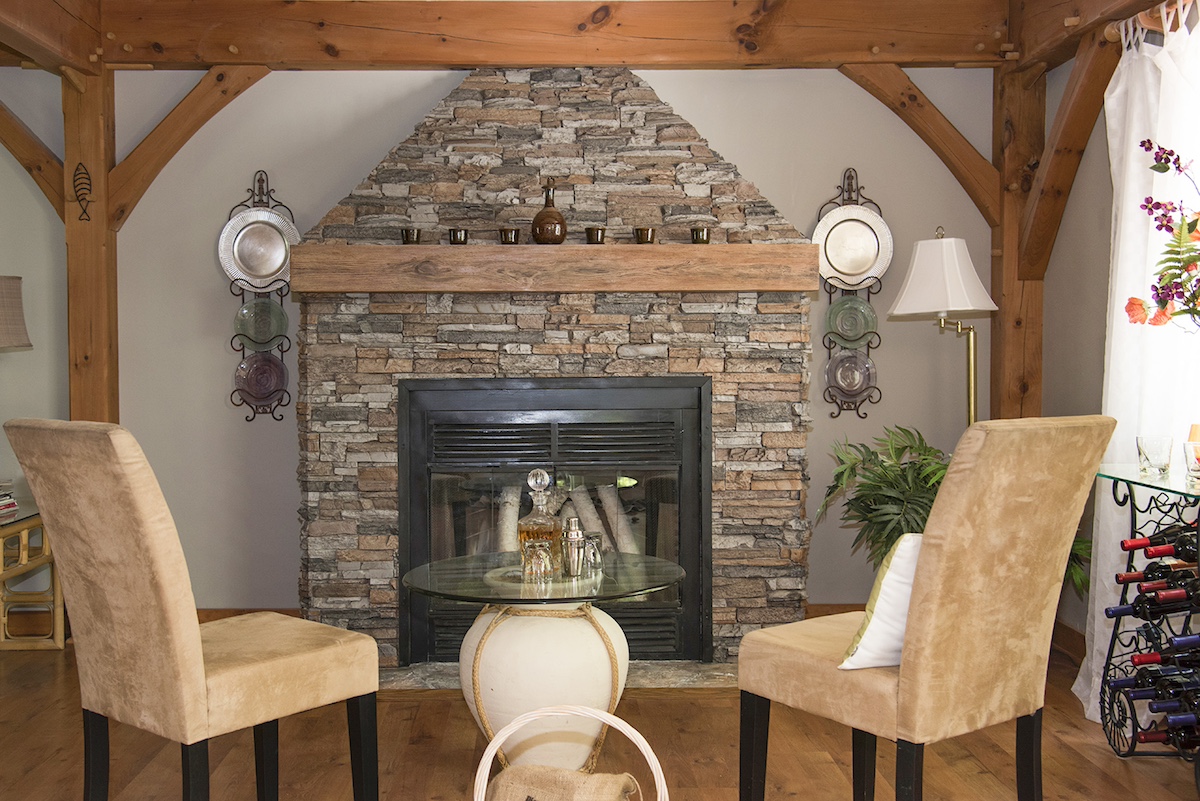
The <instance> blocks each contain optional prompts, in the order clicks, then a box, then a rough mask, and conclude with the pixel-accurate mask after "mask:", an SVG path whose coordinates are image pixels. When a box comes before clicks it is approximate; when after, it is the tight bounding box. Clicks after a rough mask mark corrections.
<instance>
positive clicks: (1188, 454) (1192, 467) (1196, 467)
mask: <svg viewBox="0 0 1200 801" xmlns="http://www.w3.org/2000/svg"><path fill="white" fill-rule="evenodd" d="M1183 463H1184V465H1186V466H1187V476H1188V478H1189V479H1190V480H1192V481H1200V442H1185V443H1183Z"/></svg>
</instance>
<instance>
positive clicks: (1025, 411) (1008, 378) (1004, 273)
mask: <svg viewBox="0 0 1200 801" xmlns="http://www.w3.org/2000/svg"><path fill="white" fill-rule="evenodd" d="M1026 83H1027V81H1026V78H1025V76H1023V75H1022V74H1021V73H1020V72H1018V71H1015V70H997V71H996V80H995V84H994V86H993V92H992V96H993V104H994V105H993V111H992V153H993V159H994V161H995V164H996V168H997V169H998V170H999V171H1000V183H1001V202H1000V224H999V225H997V226H995V227H994V228H992V253H993V254H995V255H993V257H992V299H993V300H995V301H996V304H997V305H998V306H999V307H1000V310H999V311H998V312H996V314H995V316H994V317H993V318H992V366H991V367H992V369H991V416H992V417H993V418H1006V417H1036V416H1038V415H1039V414H1041V410H1042V288H1043V287H1042V281H1040V280H1032V281H1022V280H1021V279H1020V278H1018V274H1019V272H1020V264H1019V261H1020V254H1021V220H1022V216H1023V214H1024V211H1025V205H1026V203H1027V202H1028V200H1029V193H1030V190H1031V189H1032V188H1033V180H1034V173H1035V171H1036V169H1037V160H1038V159H1039V158H1040V156H1041V153H1042V149H1043V147H1044V145H1045V139H1046V79H1045V76H1043V77H1041V78H1040V79H1038V80H1037V81H1035V82H1034V83H1033V84H1032V85H1030V86H1026Z"/></svg>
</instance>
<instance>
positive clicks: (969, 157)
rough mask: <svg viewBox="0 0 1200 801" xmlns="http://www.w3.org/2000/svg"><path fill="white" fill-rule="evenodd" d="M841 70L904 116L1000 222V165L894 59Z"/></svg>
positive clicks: (985, 210)
mask: <svg viewBox="0 0 1200 801" xmlns="http://www.w3.org/2000/svg"><path fill="white" fill-rule="evenodd" d="M841 72H842V74H843V75H845V76H846V77H847V78H849V79H850V80H852V81H854V82H855V83H856V84H858V85H859V86H861V87H862V88H863V89H866V90H867V91H868V92H870V93H871V94H872V95H873V96H874V97H875V98H876V99H877V100H879V101H880V102H882V103H883V104H884V105H885V106H887V107H888V108H890V109H891V110H892V111H893V112H894V113H895V114H896V116H898V117H900V119H902V120H904V122H905V123H907V124H908V127H910V128H912V129H913V131H915V132H916V134H917V136H919V137H921V140H922V141H923V142H925V144H927V145H928V146H929V148H930V149H931V150H932V151H933V152H934V153H936V154H937V156H938V158H940V159H941V160H942V162H943V163H944V164H945V165H946V167H947V168H949V170H950V173H951V174H952V175H953V176H954V177H955V178H956V179H958V182H959V183H960V184H962V187H963V189H965V190H966V192H967V195H968V196H969V197H970V198H971V200H972V201H973V202H974V203H975V205H976V206H977V207H978V208H979V212H980V214H982V215H983V217H984V219H985V220H987V223H988V225H989V226H992V225H999V224H1000V171H999V170H997V169H996V167H995V166H993V165H992V164H991V163H990V162H989V161H988V160H987V159H985V158H984V157H983V156H982V155H981V154H980V153H979V151H978V150H976V149H975V147H974V146H973V145H972V144H971V143H970V142H968V141H967V138H966V137H965V136H963V135H962V133H960V132H959V130H958V129H957V128H955V127H954V125H953V124H952V123H951V122H950V121H949V120H948V119H946V117H945V115H943V114H942V112H941V111H940V110H938V107H937V106H935V105H934V104H933V102H932V101H931V100H930V99H929V98H928V97H926V96H925V93H924V92H922V91H921V90H920V89H918V88H917V87H916V85H915V84H914V83H913V82H912V81H910V80H909V79H908V76H907V75H906V74H905V73H904V70H902V69H901V68H900V67H899V66H897V65H895V64H846V65H845V66H843V67H842V69H841Z"/></svg>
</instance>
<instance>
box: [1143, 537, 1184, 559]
mask: <svg viewBox="0 0 1200 801" xmlns="http://www.w3.org/2000/svg"><path fill="white" fill-rule="evenodd" d="M1142 553H1144V554H1145V555H1146V558H1147V559H1158V558H1159V557H1162V556H1174V557H1175V558H1176V559H1181V560H1183V561H1184V562H1195V561H1196V537H1195V535H1193V534H1180V535H1179V536H1178V537H1176V538H1175V542H1173V543H1171V544H1170V545H1151V546H1150V547H1149V548H1146V549H1145V550H1143V551H1142Z"/></svg>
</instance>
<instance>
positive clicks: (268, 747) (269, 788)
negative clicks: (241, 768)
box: [254, 720, 279, 801]
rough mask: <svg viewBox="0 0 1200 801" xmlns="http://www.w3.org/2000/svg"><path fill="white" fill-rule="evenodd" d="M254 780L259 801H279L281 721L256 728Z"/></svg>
mask: <svg viewBox="0 0 1200 801" xmlns="http://www.w3.org/2000/svg"><path fill="white" fill-rule="evenodd" d="M254 779H255V783H256V785H257V786H258V801H279V721H278V720H268V721H267V722H266V723H260V724H258V725H257V726H255V727H254Z"/></svg>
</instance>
